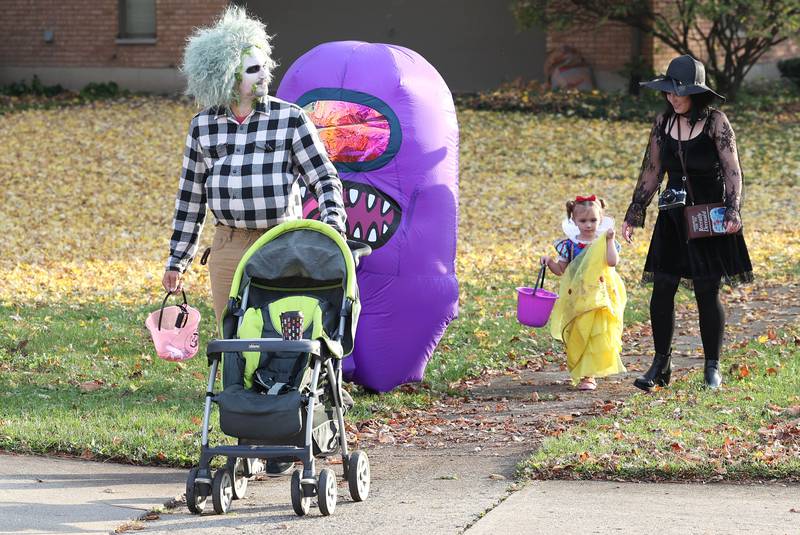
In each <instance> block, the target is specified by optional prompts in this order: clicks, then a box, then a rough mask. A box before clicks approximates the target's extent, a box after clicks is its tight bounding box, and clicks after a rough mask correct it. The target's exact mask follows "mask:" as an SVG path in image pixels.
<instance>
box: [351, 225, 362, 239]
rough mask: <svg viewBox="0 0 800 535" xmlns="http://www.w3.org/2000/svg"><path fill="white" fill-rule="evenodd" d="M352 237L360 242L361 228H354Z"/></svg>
mask: <svg viewBox="0 0 800 535" xmlns="http://www.w3.org/2000/svg"><path fill="white" fill-rule="evenodd" d="M353 237H354V238H356V239H358V240H360V239H361V227H356V228H355V229H354V230H353Z"/></svg>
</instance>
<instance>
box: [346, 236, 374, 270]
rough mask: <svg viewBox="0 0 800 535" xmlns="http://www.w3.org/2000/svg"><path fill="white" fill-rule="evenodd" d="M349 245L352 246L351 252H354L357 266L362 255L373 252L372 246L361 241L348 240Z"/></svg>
mask: <svg viewBox="0 0 800 535" xmlns="http://www.w3.org/2000/svg"><path fill="white" fill-rule="evenodd" d="M347 246H348V247H349V248H350V252H351V253H352V254H353V260H354V261H355V263H356V266H358V262H359V260H360V259H361V257H362V256H369V255H370V254H371V253H372V247H370V246H369V245H367V244H366V243H362V242H360V241H355V240H347Z"/></svg>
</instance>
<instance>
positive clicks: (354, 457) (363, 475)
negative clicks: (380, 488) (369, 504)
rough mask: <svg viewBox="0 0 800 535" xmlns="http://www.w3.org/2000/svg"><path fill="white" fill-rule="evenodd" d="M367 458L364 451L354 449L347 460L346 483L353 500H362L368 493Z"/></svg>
mask: <svg viewBox="0 0 800 535" xmlns="http://www.w3.org/2000/svg"><path fill="white" fill-rule="evenodd" d="M369 482H370V475H369V458H368V457H367V454H366V452H363V451H361V450H356V451H354V452H353V453H351V454H350V456H349V459H348V460H347V484H348V486H349V487H350V497H351V498H353V501H356V502H363V501H364V500H366V499H367V496H368V495H369Z"/></svg>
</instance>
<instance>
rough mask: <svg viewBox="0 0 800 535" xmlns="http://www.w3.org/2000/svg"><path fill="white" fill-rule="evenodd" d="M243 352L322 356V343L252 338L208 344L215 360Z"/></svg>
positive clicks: (211, 356) (209, 351)
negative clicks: (288, 352)
mask: <svg viewBox="0 0 800 535" xmlns="http://www.w3.org/2000/svg"><path fill="white" fill-rule="evenodd" d="M241 351H259V352H264V351H292V352H298V353H300V352H303V353H312V354H314V355H319V354H320V343H319V342H318V341H316V340H284V339H283V338H251V339H244V338H242V339H224V340H212V341H210V342H209V343H208V346H207V348H206V354H207V355H208V356H209V357H210V358H212V359H214V358H219V357H220V356H221V355H222V353H239V352H241Z"/></svg>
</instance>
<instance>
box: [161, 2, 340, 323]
mask: <svg viewBox="0 0 800 535" xmlns="http://www.w3.org/2000/svg"><path fill="white" fill-rule="evenodd" d="M269 39H270V38H269V36H267V34H266V32H265V29H264V25H263V24H262V23H261V22H260V21H257V20H254V19H251V18H249V17H247V15H246V14H245V11H244V10H243V9H241V8H236V7H231V8H229V9H228V10H227V11H226V12H225V13H224V14H223V16H222V18H221V19H220V20H219V21H218V22H217V24H216V25H215V26H213V27H211V28H204V29H200V30H198V31H196V33H195V34H194V35H193V36H192V37H191V38H190V40H189V42H188V44H187V46H186V51H185V54H184V65H183V71H184V72H185V73H186V75H187V80H188V90H187V93H188V94H191V95H194V97H195V99H196V100H197V102H198V104H200V105H201V106H203V107H204V108H205V109H204V110H203V111H201V112H200V113H198V114H197V115H196V116H195V117H194V118H193V119H192V122H191V124H190V126H189V134H188V136H187V137H186V149H185V151H184V156H183V171H182V174H181V178H180V183H179V187H178V194H177V199H176V202H175V217H174V221H173V233H172V239H171V241H170V254H169V259H168V261H167V266H166V272H165V274H164V279H163V284H164V287H165V289H167V290H168V291H178V290H179V289H181V287H182V281H181V274H182V273H183V272H184V271H185V270H186V268H187V267H188V265H189V263H190V262H191V261H192V259H193V258H194V256H195V254H196V253H197V246H198V239H199V235H200V232H201V230H202V228H203V223H204V221H205V216H206V207H208V208H209V209H210V210H211V213H212V214H213V217H214V220H215V228H216V233H215V236H214V243H213V244H212V246H211V257H210V259H209V273H210V278H211V292H212V297H213V300H214V311H215V313H216V315H217V318H218V319H219V317H220V316H221V313H222V310H223V309H224V306H225V304H226V302H227V296H228V292H229V291H230V284H231V281H232V278H233V272H234V271H235V269H236V266H237V265H238V262H239V259H241V256H242V255H243V254H244V252H245V251H246V250H247V248H248V247H249V246H250V245H251V244H252V243H253V242H254V241H255V240H256V239H257V238H258V237H259V236H260V235H261V234H263V232H265V231H266V230H267V229H269V228H271V227H273V226H275V225H277V224H279V223H282V222H284V221H291V220H296V219H300V218H302V216H303V210H302V205H301V188H302V187H303V186H304V185H307V186H308V187H309V188H310V191H311V192H312V193H314V194H315V195H316V197H317V200H318V202H319V206H320V215H321V219H322V221H324V222H326V223H328V224H330V225H331V226H332V227H334V228H335V229H336V230H338V231H339V232H341V233H344V229H345V217H346V214H345V211H344V205H343V202H342V185H341V181H340V180H339V177H338V175H337V173H336V169H335V167H334V166H333V164H332V163H331V161H330V159H329V158H328V155H327V153H326V151H325V147H324V145H323V144H322V141H321V140H320V138H319V136H318V134H317V131H316V128H315V126H314V125H313V123H312V122H311V121H310V119H309V118H308V116H307V115H306V113H305V112H304V111H303V110H302V109H301V108H300V107H298V106H296V105H294V104H290V103H288V102H284V101H282V100H280V99H277V98H274V97H270V96H268V95H267V86H268V84H269V81H270V73H271V69H272V67H273V66H274V63H273V62H272V60H271V58H270V45H269ZM232 51H233V52H232ZM303 181H304V183H305V184H304V183H303Z"/></svg>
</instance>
